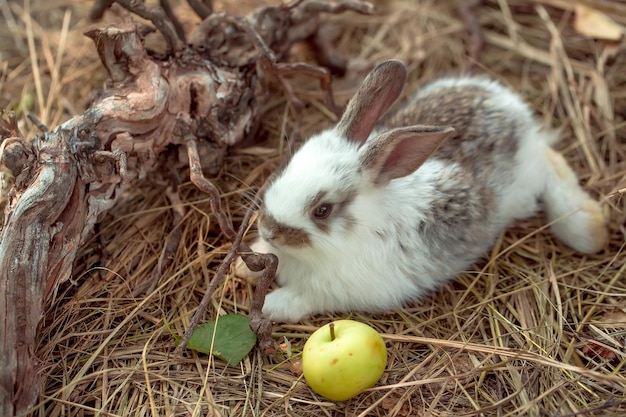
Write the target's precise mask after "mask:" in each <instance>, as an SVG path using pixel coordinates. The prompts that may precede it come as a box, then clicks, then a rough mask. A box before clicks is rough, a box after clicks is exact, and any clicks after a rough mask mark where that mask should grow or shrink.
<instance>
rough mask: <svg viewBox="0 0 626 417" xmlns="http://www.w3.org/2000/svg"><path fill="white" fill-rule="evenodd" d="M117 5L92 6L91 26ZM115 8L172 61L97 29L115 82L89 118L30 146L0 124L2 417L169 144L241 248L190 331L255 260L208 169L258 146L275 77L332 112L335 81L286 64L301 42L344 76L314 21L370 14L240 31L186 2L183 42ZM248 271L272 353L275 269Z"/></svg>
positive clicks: (129, 4) (294, 6)
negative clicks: (298, 80)
mask: <svg viewBox="0 0 626 417" xmlns="http://www.w3.org/2000/svg"><path fill="white" fill-rule="evenodd" d="M112 3H114V2H113V1H111V0H104V1H98V2H97V7H96V9H97V10H96V9H95V12H94V14H95V15H97V14H98V13H101V12H102V11H103V10H104V9H106V8H107V7H109V6H111V4H112ZM117 3H119V4H120V5H122V6H123V7H125V8H126V9H128V10H130V11H131V12H132V13H135V14H138V15H140V16H142V17H145V18H147V19H149V20H151V21H152V23H153V24H154V25H155V27H156V28H157V29H158V30H159V31H160V32H161V34H162V35H163V37H164V38H165V40H166V42H167V45H168V54H167V56H164V57H157V55H156V54H149V53H148V52H147V51H146V49H145V48H144V46H143V43H142V36H141V30H140V28H139V27H138V26H137V25H136V24H134V23H132V22H126V23H120V24H117V25H113V26H108V27H105V28H99V29H93V30H90V31H88V32H87V33H86V34H87V36H89V37H91V38H92V39H93V41H94V43H95V45H96V47H97V50H98V53H99V55H100V59H101V60H102V64H103V65H104V67H105V68H106V70H107V72H108V74H109V76H110V79H111V81H110V88H109V89H107V90H106V91H104V92H103V93H102V94H101V95H100V97H99V98H98V99H97V100H96V101H95V102H94V103H93V104H92V106H91V107H90V108H89V109H88V110H87V111H85V112H84V113H83V114H81V115H79V116H76V117H74V118H72V119H71V120H69V121H67V122H66V123H64V124H62V125H61V126H58V127H57V128H55V129H54V130H52V131H46V132H45V133H44V134H43V135H41V136H40V137H39V138H37V139H36V140H35V141H34V142H32V144H29V143H27V142H25V141H24V140H23V138H22V137H21V135H20V133H19V131H18V129H17V124H16V123H15V120H14V119H13V118H11V117H9V118H8V120H6V119H3V120H2V121H1V123H0V135H2V139H3V141H2V147H1V148H0V150H1V159H0V163H2V164H3V165H5V166H6V167H8V168H9V169H10V171H12V173H13V175H14V185H13V187H12V189H11V190H10V194H9V196H8V197H9V198H8V203H7V207H6V211H5V218H4V222H3V226H2V231H1V239H2V240H1V241H0V319H1V320H0V415H2V416H10V415H16V414H23V413H25V412H26V411H27V410H28V408H29V407H30V406H31V405H32V403H33V402H34V401H35V399H36V397H37V394H38V391H39V385H40V378H39V375H38V371H37V365H36V364H37V361H36V358H35V357H34V344H35V338H36V329H37V326H38V324H39V321H40V319H41V315H42V311H43V307H44V305H45V303H46V302H49V301H50V300H51V299H52V298H53V296H54V293H55V291H56V289H57V288H58V285H59V284H60V283H62V282H64V281H66V280H67V279H69V278H70V276H71V272H72V264H73V262H74V259H75V255H76V252H77V250H78V248H79V247H80V245H81V244H82V243H83V242H85V241H86V239H87V238H88V237H89V235H90V234H91V233H92V231H93V229H94V226H95V225H96V224H97V223H98V221H99V220H100V218H102V216H103V214H104V213H105V212H106V211H107V210H108V209H110V208H111V207H112V206H113V205H114V204H115V203H116V202H117V201H118V200H119V199H120V196H121V195H122V194H123V191H124V190H125V189H126V188H127V187H128V186H129V185H130V184H132V182H133V181H134V180H136V179H138V178H142V177H145V176H146V175H147V174H148V173H149V172H150V171H151V170H153V169H155V167H156V166H157V163H158V157H159V155H160V154H162V153H164V152H166V151H167V150H168V149H169V148H170V147H171V146H172V145H180V146H183V147H185V148H186V150H187V154H188V157H189V164H190V175H191V180H192V181H193V182H194V183H195V184H196V185H198V186H199V187H200V188H201V189H202V190H204V191H206V192H207V193H209V195H210V196H211V200H212V202H211V208H212V210H213V214H214V215H215V216H216V217H217V219H218V222H219V224H220V227H221V228H222V231H223V232H224V234H225V235H226V236H227V237H228V238H229V239H231V240H232V241H233V249H232V250H231V251H230V253H229V254H228V255H227V257H226V259H225V260H224V262H223V264H222V265H221V266H220V268H219V269H218V272H217V273H216V276H215V277H214V279H213V282H212V283H211V287H210V288H209V289H208V290H207V293H206V296H205V300H204V301H203V303H202V305H201V306H200V308H199V309H198V312H197V314H196V316H195V317H194V321H192V327H193V323H196V322H197V320H198V319H199V317H200V316H201V315H202V313H203V311H204V309H205V308H206V305H207V304H208V300H209V298H210V296H211V294H212V289H213V288H215V287H216V286H217V283H218V281H219V280H220V279H221V276H222V275H223V274H224V273H225V271H226V270H227V269H228V267H229V265H230V263H231V262H232V261H233V259H234V258H235V256H236V255H237V251H238V250H246V249H247V248H246V247H245V246H244V245H241V238H242V237H243V227H242V228H241V230H240V232H239V233H236V232H235V231H234V229H233V226H232V224H231V223H230V222H229V220H228V218H227V217H226V216H225V214H224V212H223V211H222V210H221V207H220V198H219V195H218V193H217V190H216V189H215V187H214V186H213V185H212V184H211V183H210V182H209V181H208V180H207V179H206V178H205V177H204V174H203V168H204V171H207V170H209V171H210V170H216V169H217V168H218V167H219V166H220V164H221V162H222V157H223V155H224V154H225V152H226V150H227V148H228V147H229V146H231V145H233V144H236V143H238V142H239V141H241V140H242V139H243V138H245V137H246V136H247V135H251V134H253V133H254V131H255V128H256V126H257V121H258V116H259V114H258V113H259V109H260V103H261V102H262V100H263V97H264V96H263V93H264V91H263V90H262V88H260V87H259V85H258V80H259V78H261V77H267V76H277V77H278V78H279V79H280V80H281V82H282V83H283V85H284V86H285V87H286V92H287V93H288V94H290V90H289V88H288V83H287V82H286V81H285V80H284V78H283V76H284V75H287V74H291V73H297V72H300V73H305V74H309V75H312V76H314V77H317V78H319V79H320V82H321V85H322V87H324V88H325V89H326V91H327V92H328V94H327V100H328V104H329V106H333V104H332V95H331V94H330V73H329V70H328V69H327V68H323V67H315V66H311V65H305V64H297V63H296V64H292V63H282V62H281V60H283V59H284V58H285V57H286V55H287V54H288V52H289V49H290V47H291V46H292V45H293V44H294V43H295V42H298V41H300V40H310V41H312V42H313V43H314V45H315V47H316V49H317V50H318V51H319V59H320V61H321V62H322V63H323V64H325V65H328V66H330V67H333V68H334V69H335V70H336V71H338V72H341V70H342V67H343V62H342V60H341V59H339V58H338V57H337V55H336V54H334V53H332V51H331V50H329V48H328V46H329V45H328V42H327V40H326V39H325V38H324V37H323V36H322V35H321V31H320V30H319V27H320V19H319V14H320V13H321V12H332V13H337V12H341V11H344V10H354V11H357V12H361V13H371V12H372V8H371V6H370V5H369V4H366V3H361V2H358V1H356V0H355V1H343V2H339V3H329V2H327V1H326V0H309V1H300V0H297V1H295V2H293V3H291V4H288V5H281V6H275V7H263V8H261V9H259V10H258V11H257V12H256V13H254V14H252V15H251V16H249V17H247V18H242V17H238V16H232V15H228V14H225V13H215V14H213V13H212V7H211V4H210V1H207V0H203V1H200V0H194V1H193V2H190V3H193V5H192V6H194V10H195V9H198V10H197V12H198V14H199V15H200V16H201V17H203V18H205V19H204V21H203V22H202V23H201V24H200V25H199V27H198V28H197V30H196V31H195V32H194V33H193V34H191V36H190V38H189V42H188V43H187V42H186V41H185V40H184V34H182V33H181V31H180V27H181V26H180V25H179V24H178V22H177V21H176V20H175V18H173V17H172V16H171V13H170V12H169V11H168V7H165V11H163V10H162V9H150V8H148V7H146V6H145V5H144V4H143V2H141V1H134V0H118V1H117ZM161 4H163V5H166V4H167V2H165V1H162V2H161ZM227 27H228V28H229V29H228V31H227V30H225V29H226V28H227ZM209 59H210V60H209ZM292 98H294V97H292ZM294 99H295V98H294ZM200 154H201V155H203V159H202V160H201V158H200ZM249 218H250V216H247V217H246V220H245V221H244V225H245V224H246V223H247V222H248V221H249ZM168 246H169V245H168ZM246 262H247V263H248V264H249V266H250V268H251V269H254V270H262V269H264V271H265V280H264V281H263V283H262V284H261V285H260V286H259V287H258V288H257V291H256V294H255V299H254V302H253V312H252V314H251V322H252V323H251V325H252V326H253V328H254V329H255V330H256V331H257V332H258V334H259V340H260V341H261V343H262V345H264V346H265V347H267V346H268V344H270V343H271V342H270V331H271V325H270V323H268V322H267V321H266V320H263V319H262V315H261V307H262V304H263V301H264V297H265V292H266V291H267V287H268V286H269V284H270V283H271V279H273V276H274V272H275V268H276V259H275V257H273V256H256V255H250V256H247V257H246Z"/></svg>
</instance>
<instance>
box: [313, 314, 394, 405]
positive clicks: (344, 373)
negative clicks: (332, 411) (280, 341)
mask: <svg viewBox="0 0 626 417" xmlns="http://www.w3.org/2000/svg"><path fill="white" fill-rule="evenodd" d="M386 365H387V349H386V348H385V342H384V340H383V338H382V337H381V336H380V334H378V332H377V331H376V330H374V329H373V328H372V327H370V326H368V325H367V324H364V323H360V322H358V321H354V320H337V321H335V322H332V323H329V324H326V325H325V326H322V327H320V328H319V329H317V330H316V331H315V332H314V333H313V334H312V335H311V336H310V337H309V339H308V340H307V341H306V343H305V344H304V351H303V352H302V371H303V372H304V379H305V380H306V382H307V384H309V386H310V387H311V388H312V389H313V391H315V392H317V393H318V394H320V395H322V396H324V397H326V398H328V399H329V400H333V401H344V400H347V399H349V398H352V397H354V396H355V395H357V394H360V393H361V392H363V390H365V389H367V388H370V387H372V386H374V384H375V383H376V382H377V381H378V380H379V379H380V377H381V375H382V374H383V371H384V370H385V366H386Z"/></svg>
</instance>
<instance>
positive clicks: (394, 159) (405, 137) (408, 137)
mask: <svg viewBox="0 0 626 417" xmlns="http://www.w3.org/2000/svg"><path fill="white" fill-rule="evenodd" d="M453 132H454V129H453V128H452V127H439V126H410V127H402V128H398V129H393V130H390V131H388V132H385V133H382V134H381V135H379V136H377V137H376V138H374V139H373V140H371V141H369V142H367V143H366V145H365V146H366V148H365V149H364V153H363V154H362V155H361V167H362V169H363V170H364V171H367V172H370V173H371V175H372V181H373V182H374V184H376V185H385V184H387V183H388V182H389V181H391V180H392V179H394V178H400V177H404V176H407V175H409V174H411V173H413V172H415V170H417V169H418V168H419V167H420V166H421V165H422V164H423V163H424V162H425V161H426V160H427V159H428V158H429V157H430V155H432V154H433V152H435V151H436V150H437V148H439V146H440V145H441V144H442V143H443V141H444V140H445V139H447V138H448V136H450V135H451V134H452V133H453Z"/></svg>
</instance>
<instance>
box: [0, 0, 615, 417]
mask: <svg viewBox="0 0 626 417" xmlns="http://www.w3.org/2000/svg"><path fill="white" fill-rule="evenodd" d="M226 3H227V5H226V7H231V8H233V7H234V6H233V4H237V2H235V1H227V2H226ZM245 3H246V6H245V7H249V6H250V5H251V4H252V3H254V2H245ZM605 4H609V5H612V6H614V7H623V6H621V4H622V3H621V2H620V1H618V0H615V1H606V2H605ZM554 5H557V6H559V5H565V7H570V6H568V5H569V2H567V1H558V0H545V1H539V0H530V1H529V0H509V1H505V0H485V1H484V4H483V6H481V8H480V9H479V10H478V16H479V18H480V21H481V23H482V24H483V26H484V28H485V30H486V33H485V35H486V41H487V44H486V48H485V50H484V56H483V60H482V63H481V64H480V67H479V68H480V70H481V71H484V72H486V73H488V74H490V75H491V76H493V77H496V78H498V79H500V80H502V81H503V82H504V83H506V84H508V85H511V86H513V87H514V88H515V89H517V90H518V91H520V92H521V94H523V96H524V97H525V98H526V99H527V100H528V101H529V102H531V103H532V104H533V106H534V107H535V108H536V109H537V111H538V113H539V114H540V115H541V116H542V117H543V120H544V121H545V123H546V124H551V125H555V126H561V127H562V128H563V131H564V137H565V139H564V141H563V142H562V144H561V148H562V150H563V152H564V154H565V155H566V157H567V159H568V160H569V161H570V162H571V163H572V164H573V165H574V167H575V168H576V171H577V172H578V174H579V176H580V178H581V181H582V183H583V184H585V187H586V188H587V189H588V190H589V191H590V192H591V193H592V194H594V195H595V196H598V197H599V198H600V199H601V200H602V202H603V204H604V207H605V209H606V213H607V215H608V217H609V218H610V225H611V242H610V245H609V246H608V247H607V249H606V250H605V251H604V252H602V253H600V254H599V255H596V256H581V255H579V254H576V253H574V252H573V251H571V250H570V249H568V248H566V247H564V246H563V245H562V244H560V243H559V242H557V241H555V240H554V239H553V237H552V236H551V235H550V234H549V233H548V231H547V230H545V227H544V226H543V223H542V219H541V218H540V217H537V218H533V219H530V220H527V221H524V222H520V223H519V224H517V225H516V226H515V227H513V228H511V229H510V230H509V231H507V232H506V233H505V234H504V235H503V236H502V237H501V238H500V240H499V241H498V242H497V244H496V246H495V247H494V248H493V250H492V252H491V253H490V254H487V255H488V256H487V257H486V258H485V259H484V261H482V262H481V263H480V264H478V265H477V266H476V268H475V269H474V270H473V271H468V272H467V273H464V274H462V275H460V276H459V277H458V279H456V280H455V281H454V282H451V283H450V284H449V285H446V286H445V287H443V288H442V289H440V290H439V291H438V292H435V293H433V294H432V295H431V296H429V297H428V298H427V299H425V300H423V301H422V302H421V303H416V304H414V305H411V306H408V307H407V308H405V309H403V310H400V311H396V312H390V313H388V314H379V315H370V314H350V315H334V316H332V317H331V316H322V317H314V318H312V319H310V320H306V321H304V322H302V323H300V324H297V325H276V326H275V329H274V330H275V336H276V339H277V340H283V339H284V340H285V341H287V342H288V344H290V348H291V351H292V353H293V356H291V357H290V356H289V355H288V353H287V352H280V353H279V354H277V355H276V356H274V357H263V356H262V355H261V354H260V353H259V352H256V351H255V352H253V353H252V354H251V355H250V356H249V358H247V359H246V360H245V361H244V362H243V363H242V364H241V365H240V366H238V367H236V368H231V367H228V366H226V365H225V364H224V363H222V362H220V361H219V360H213V359H212V358H210V357H207V356H205V355H195V354H193V353H191V352H190V353H188V354H187V355H185V357H179V356H177V355H175V354H174V352H173V342H172V337H171V332H177V333H179V334H180V333H182V332H183V331H184V329H185V328H186V327H187V325H188V321H189V319H190V317H191V315H192V314H193V312H194V311H195V309H196V307H197V306H198V303H199V300H200V298H201V297H202V295H203V292H204V290H205V288H206V287H207V285H208V282H209V280H210V279H211V277H212V271H213V270H214V269H215V268H216V265H218V263H219V262H220V260H221V259H222V257H223V255H224V253H225V251H226V250H227V249H228V247H229V242H227V241H226V240H225V239H224V238H223V237H222V236H220V234H219V231H218V228H217V225H216V224H215V221H214V219H213V218H212V216H210V215H209V214H208V213H209V212H210V210H209V206H208V202H207V200H206V197H205V196H204V195H202V194H201V193H200V192H199V191H198V190H196V189H195V188H194V187H193V186H192V185H191V184H189V183H187V184H185V185H184V186H183V187H182V191H181V195H182V201H183V204H184V206H185V208H186V210H187V221H186V223H185V229H184V232H183V242H184V244H183V245H181V247H180V248H179V250H178V252H177V253H176V258H175V260H174V263H173V265H172V266H171V268H169V269H168V270H167V271H166V273H165V275H164V276H163V277H162V279H161V280H160V281H159V282H158V284H157V286H156V289H155V290H154V291H153V292H150V293H149V294H147V295H145V294H137V292H136V289H137V288H141V286H142V283H145V281H146V280H147V279H148V278H149V276H150V274H151V271H152V269H153V268H154V267H155V265H156V263H157V259H158V256H159V252H160V249H161V244H162V242H163V241H164V238H165V236H166V235H167V233H168V227H169V220H170V206H169V202H168V200H167V198H166V197H165V195H164V193H163V189H164V184H165V183H166V178H167V172H165V171H166V170H165V169H164V170H163V172H155V173H154V175H152V176H151V177H150V178H149V179H147V180H144V181H142V182H141V183H138V184H137V185H136V187H135V188H134V189H133V191H132V192H130V193H129V194H128V195H127V196H126V198H125V199H124V201H123V203H122V204H119V205H118V206H117V207H116V208H115V209H113V210H112V211H111V212H110V213H109V215H108V216H107V217H106V218H105V219H103V221H102V223H101V225H100V229H99V231H98V233H97V235H96V236H95V237H94V238H93V240H92V241H91V242H89V243H88V244H87V245H86V246H85V247H84V248H83V250H82V251H81V253H80V257H79V258H78V259H77V261H76V265H75V274H74V277H73V280H72V282H71V283H67V284H66V285H63V286H62V287H61V288H60V289H59V292H58V294H57V297H56V300H55V301H54V303H52V305H51V306H49V308H48V310H47V312H46V316H45V320H44V321H43V323H42V326H41V330H40V335H41V337H40V341H39V345H38V346H37V349H36V352H35V354H36V355H37V357H38V358H39V359H40V361H41V372H42V374H43V375H45V383H44V385H43V387H42V391H41V395H40V398H39V402H38V404H37V405H36V407H35V409H34V410H33V411H32V415H33V416H50V417H56V416H81V415H85V416H90V415H98V416H144V415H153V416H157V415H159V416H178V415H180V416H183V415H184V416H186V415H193V416H213V415H215V416H227V415H229V416H257V415H261V416H282V415H289V416H302V417H304V416H317V417H319V416H342V415H349V416H353V415H361V416H366V415H367V416H422V415H438V416H463V415H467V416H469V415H472V416H473V415H498V416H517V415H530V416H544V415H545V416H548V415H549V416H581V415H584V416H618V415H624V413H626V371H625V369H624V368H625V366H626V352H625V346H624V341H625V338H626V303H624V300H625V298H624V297H625V296H626V262H625V261H624V260H625V259H626V257H625V250H624V240H625V239H624V237H625V234H626V229H625V227H624V223H625V219H626V207H625V206H626V204H625V199H624V195H623V194H624V190H625V188H626V158H625V156H626V155H625V154H626V133H625V132H626V122H625V119H626V111H625V109H626V54H625V53H624V43H621V44H611V43H607V42H602V41H594V40H590V39H588V38H584V37H582V36H580V35H578V34H576V33H575V32H574V30H573V27H572V18H573V11H572V10H571V9H567V8H566V9H560V8H557V7H553V6H554ZM59 6H63V7H59ZM219 7H224V6H222V5H219ZM87 8H88V2H86V1H83V0H80V1H78V0H76V1H72V0H52V1H43V0H30V2H29V1H28V0H26V1H25V3H23V4H22V3H20V2H6V1H1V2H0V9H1V10H0V12H2V13H3V17H4V18H5V19H6V17H7V16H8V13H9V12H10V13H12V16H13V17H14V20H11V19H8V20H5V25H4V27H2V28H0V54H2V55H1V56H0V61H1V62H2V64H1V65H0V67H1V68H2V69H1V71H2V77H1V79H0V107H6V106H13V105H15V104H16V103H18V102H19V101H20V98H21V97H23V96H24V95H25V94H32V95H33V97H34V98H35V105H34V106H35V107H34V112H35V113H36V114H37V115H38V116H39V118H40V119H41V120H42V121H43V122H44V123H46V124H47V125H49V126H55V125H57V124H58V123H59V122H61V121H63V120H66V119H68V118H69V117H71V116H72V115H75V114H77V113H79V112H81V111H82V109H83V108H84V107H85V105H86V104H87V103H88V100H89V98H90V97H91V96H92V94H93V92H94V91H95V90H96V89H97V88H99V87H101V85H102V82H103V81H104V79H105V75H104V71H103V70H102V68H101V67H100V64H99V62H98V60H97V59H96V54H95V52H94V50H93V47H92V45H91V41H89V40H88V39H86V38H84V37H82V35H81V33H82V31H83V30H84V28H85V27H86V26H87V25H88V24H89V22H88V21H87V20H86V17H85V16H86V12H87ZM236 8H237V9H238V10H241V6H237V7H236ZM379 9H380V14H379V15H377V16H371V17H363V16H354V15H344V16H338V17H333V18H332V20H333V21H335V22H336V26H337V30H338V34H339V39H338V45H339V47H340V49H341V50H342V51H344V52H345V53H346V54H347V55H348V56H349V57H351V58H352V65H351V71H350V73H349V74H348V76H347V77H346V78H345V79H342V80H337V83H336V86H337V87H336V93H337V96H338V100H339V101H341V102H345V100H346V99H347V98H348V97H349V95H350V93H351V92H352V91H353V90H354V88H355V87H356V86H357V85H358V83H359V81H360V80H361V78H362V77H363V76H364V75H365V73H366V72H367V70H368V69H369V68H370V67H371V65H372V64H373V63H375V62H377V61H380V60H382V59H385V58H389V57H397V58H400V59H403V60H404V61H405V62H407V63H408V64H409V67H410V69H411V85H412V86H415V85H418V84H419V83H420V82H422V81H423V80H426V79H430V78H433V77H435V76H437V75H438V74H443V73H455V72H458V71H460V70H462V68H464V66H465V65H466V64H467V62H468V57H467V52H466V51H467V39H468V36H467V34H466V32H465V31H464V27H463V24H462V22H461V21H460V19H459V17H458V15H457V14H456V10H455V2H454V1H451V0H441V1H434V0H424V1H418V0H413V1H411V0H395V1H390V2H384V3H383V2H381V4H380V7H379ZM181 11H184V10H183V9H181ZM185 14H186V16H190V13H188V12H185ZM29 16H30V17H29ZM624 16H626V15H623V16H621V17H620V16H619V15H617V14H616V17H617V18H618V19H621V23H626V22H625V21H624V19H625V18H624ZM107 20H109V21H111V20H115V17H114V16H111V15H109V16H108V17H107ZM308 54H309V53H308V51H307V50H306V48H300V49H298V50H297V51H296V57H299V58H303V59H308V58H307V57H308ZM295 84H297V88H296V90H297V91H298V94H299V96H300V97H302V98H303V99H305V100H307V101H309V102H310V103H311V105H310V106H309V108H308V110H307V112H306V114H305V115H304V117H303V118H302V119H301V120H296V119H295V117H294V114H293V110H292V109H291V108H290V107H289V105H288V103H287V102H286V101H285V99H284V98H283V97H282V95H281V94H279V92H277V94H276V96H275V100H274V101H272V102H271V103H269V104H268V106H267V108H266V116H265V122H264V131H265V132H266V133H267V137H268V138H269V140H268V141H265V142H261V143H260V144H259V145H258V146H257V147H255V148H252V149H239V150H236V151H234V152H233V153H232V155H231V156H230V157H229V158H228V159H227V161H226V163H225V165H224V169H223V170H222V172H221V173H220V175H219V176H218V177H216V178H214V179H213V180H214V181H215V183H216V184H217V185H218V186H219V187H220V189H221V190H222V191H223V196H224V200H223V201H224V203H225V204H226V205H227V208H228V210H229V212H230V215H231V216H232V218H233V219H234V220H235V221H238V220H239V219H240V218H241V217H242V214H243V211H244V209H245V207H246V205H247V203H248V201H249V197H250V195H251V193H252V192H253V191H254V190H255V189H256V188H257V187H258V186H259V185H260V184H261V183H262V181H263V180H264V178H266V177H267V175H268V174H269V173H270V172H271V170H272V169H273V168H274V167H275V166H276V164H277V163H278V161H279V160H280V155H281V149H282V148H281V142H280V141H279V139H280V138H281V137H284V135H286V134H288V132H289V131H291V130H292V128H293V126H294V125H295V124H296V123H300V128H301V129H302V131H303V132H304V133H310V132H312V131H314V130H316V129H318V128H319V127H320V126H322V125H329V124H330V123H332V120H331V118H330V117H329V116H328V112H327V111H325V110H324V109H323V106H322V105H321V104H320V102H321V95H320V94H319V92H318V91H316V85H317V84H316V83H315V82H313V81H310V80H306V79H302V80H300V79H298V82H297V83H295ZM22 129H23V132H24V133H26V134H27V135H28V136H29V137H32V136H33V135H34V134H35V133H36V132H35V131H34V129H33V128H32V126H31V125H30V124H29V123H25V122H24V124H23V125H22ZM183 175H187V173H186V172H183ZM102 248H103V249H104V251H103V250H102ZM103 252H104V255H106V256H104V257H103ZM251 291H252V289H251V288H250V287H249V286H248V285H247V284H245V283H244V282H241V281H239V280H237V279H235V278H234V277H232V276H231V277H228V279H227V281H226V282H225V283H224V284H223V285H222V286H221V287H220V291H219V294H218V296H216V297H215V300H214V302H213V306H212V309H210V311H209V312H208V313H207V319H208V318H212V317H213V316H214V315H215V314H216V313H215V312H216V311H218V312H219V313H220V314H221V313H223V312H232V311H239V312H242V313H244V314H245V313H246V312H247V311H248V308H249V302H250V294H251ZM339 317H352V318H355V319H357V320H361V321H364V322H367V323H369V324H371V325H372V326H374V327H375V328H376V329H378V330H379V331H380V332H381V333H383V335H384V337H385V339H386V341H387V347H388V350H389V362H388V367H387V370H386V372H385V374H384V376H383V378H382V380H381V381H380V382H379V384H378V385H377V386H376V387H375V388H374V389H372V390H369V391H367V392H366V393H364V394H362V395H360V396H358V397H356V398H355V399H353V400H350V401H347V402H345V403H332V402H328V401H325V400H324V399H323V398H320V397H318V396H316V395H315V394H313V393H312V392H311V391H310V390H309V388H308V387H307V386H306V384H305V383H304V382H303V380H302V378H301V377H300V376H299V375H298V374H297V371H295V369H297V366H296V365H297V364H296V365H294V362H296V361H297V360H298V356H297V354H298V352H299V351H300V350H301V348H302V345H303V343H304V341H305V340H306V337H307V335H309V334H310V333H311V331H313V330H314V329H315V328H317V327H318V326H320V325H322V324H324V323H326V322H328V321H329V320H331V319H336V318H339ZM591 342H594V343H595V344H591ZM600 346H602V347H604V348H605V350H604V351H603V353H604V354H603V355H596V354H594V353H593V352H592V351H591V350H590V348H591V347H595V348H598V347H600ZM596 350H597V349H596ZM611 357H612V358H613V360H611Z"/></svg>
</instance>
